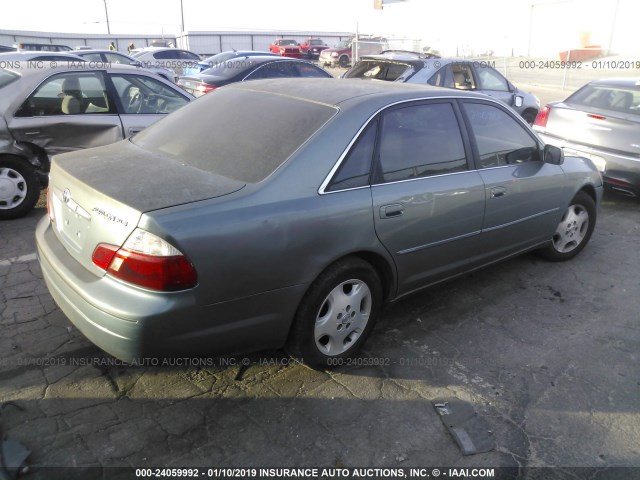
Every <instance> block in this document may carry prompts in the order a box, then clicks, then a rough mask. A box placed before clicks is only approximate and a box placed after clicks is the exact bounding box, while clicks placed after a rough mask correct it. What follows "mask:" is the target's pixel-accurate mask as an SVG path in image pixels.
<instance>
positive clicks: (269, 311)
mask: <svg viewBox="0 0 640 480" xmlns="http://www.w3.org/2000/svg"><path fill="white" fill-rule="evenodd" d="M36 245H37V255H38V260H39V262H40V267H41V270H42V276H43V278H44V281H45V283H46V285H47V288H48V289H49V292H50V293H51V296H52V297H53V299H54V300H55V302H56V304H57V305H58V306H59V307H60V309H61V310H62V311H63V312H64V314H65V315H66V316H67V317H68V318H69V320H70V321H71V322H72V323H73V324H74V325H75V326H76V327H77V328H78V330H80V332H82V334H83V335H84V336H85V337H87V338H88V339H89V340H90V341H91V342H93V343H94V344H95V345H97V346H98V347H100V348H101V349H103V350H104V351H106V352H108V353H110V354H111V355H113V356H114V357H116V358H118V359H121V360H123V361H125V362H128V363H133V364H139V363H148V361H149V360H150V359H157V358H158V357H165V356H176V355H180V356H183V357H189V356H196V355H206V356H211V355H220V354H237V353H243V352H251V351H258V350H263V349H266V348H279V347H281V346H282V345H284V343H285V341H286V338H287V335H288V332H289V327H290V324H291V320H292V319H293V316H294V315H295V310H296V307H297V304H298V300H299V299H300V298H301V297H302V295H303V294H304V291H305V290H306V285H298V286H295V287H289V288H285V289H280V290H275V291H271V292H266V293H264V294H260V295H255V296H253V297H250V298H242V299H236V300H232V301H228V302H221V303H217V304H214V305H204V306H199V305H197V304H196V297H195V294H194V291H193V290H188V291H183V292H173V293H161V292H153V291H147V290H142V289H139V288H136V287H132V286H130V285H126V284H124V283H122V282H119V281H118V280H115V279H113V278H111V277H109V276H104V277H97V276H96V275H94V274H93V273H91V272H89V271H88V270H87V269H85V268H84V267H83V266H82V265H80V264H79V263H78V262H77V261H76V260H75V259H74V258H73V257H71V255H69V254H68V253H67V251H66V250H65V248H64V246H63V245H62V244H61V243H60V241H59V240H58V239H57V237H56V236H55V234H54V232H53V229H52V228H51V227H50V222H49V218H48V216H45V217H44V218H43V219H42V220H41V221H40V222H39V223H38V225H37V228H36ZM196 288H197V287H196Z"/></svg>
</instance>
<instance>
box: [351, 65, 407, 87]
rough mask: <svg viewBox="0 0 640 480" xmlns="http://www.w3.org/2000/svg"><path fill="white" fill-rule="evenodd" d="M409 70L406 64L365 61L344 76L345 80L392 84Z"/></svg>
mask: <svg viewBox="0 0 640 480" xmlns="http://www.w3.org/2000/svg"><path fill="white" fill-rule="evenodd" d="M411 70H412V67H411V65H409V64H407V63H401V62H384V61H376V60H365V61H362V62H359V63H358V64H357V65H356V66H355V67H353V69H351V70H350V71H349V72H348V73H347V75H345V78H364V79H369V80H386V81H389V82H393V81H395V80H397V79H398V78H400V77H401V76H403V75H404V74H405V73H408V72H409V71H411Z"/></svg>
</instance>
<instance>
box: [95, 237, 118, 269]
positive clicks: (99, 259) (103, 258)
mask: <svg viewBox="0 0 640 480" xmlns="http://www.w3.org/2000/svg"><path fill="white" fill-rule="evenodd" d="M117 251H118V247H116V246H115V245H109V244H106V243H101V244H100V245H98V246H97V247H96V249H95V250H94V251H93V255H91V261H92V262H93V264H94V265H96V266H97V267H99V268H101V269H102V270H107V268H109V265H110V264H111V260H113V256H114V255H115V254H116V252H117Z"/></svg>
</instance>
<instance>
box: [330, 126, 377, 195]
mask: <svg viewBox="0 0 640 480" xmlns="http://www.w3.org/2000/svg"><path fill="white" fill-rule="evenodd" d="M377 131H378V122H372V123H371V124H370V125H369V126H368V127H367V129H366V130H365V131H364V133H363V134H362V135H361V136H360V138H358V140H357V141H356V143H355V144H354V146H353V148H352V149H351V151H350V152H349V153H348V155H347V156H346V158H345V159H344V161H343V162H342V164H341V165H340V167H339V168H338V171H337V172H336V174H335V175H334V177H333V179H332V180H331V183H330V184H329V186H328V187H327V191H328V192H334V191H336V190H346V189H348V188H358V187H364V186H365V185H368V184H369V174H370V173H371V161H372V159H373V150H374V148H375V146H376V133H377Z"/></svg>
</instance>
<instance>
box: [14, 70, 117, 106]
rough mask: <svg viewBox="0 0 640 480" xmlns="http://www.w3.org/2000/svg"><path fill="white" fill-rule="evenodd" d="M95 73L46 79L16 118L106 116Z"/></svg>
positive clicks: (100, 82) (99, 79)
mask: <svg viewBox="0 0 640 480" xmlns="http://www.w3.org/2000/svg"><path fill="white" fill-rule="evenodd" d="M110 111H111V106H110V104H109V99H108V96H107V92H106V89H105V86H104V82H103V79H102V75H100V74H99V73H93V72H87V73H84V72H83V73H62V74H58V75H54V76H53V77H49V78H48V79H46V80H45V81H44V82H43V83H42V84H41V85H40V86H39V87H38V88H37V89H36V90H35V92H33V94H31V95H30V96H29V97H28V98H27V99H26V100H25V101H24V103H23V104H22V105H21V106H20V108H19V109H18V111H17V112H16V116H18V117H31V116H44V115H77V114H100V113H110Z"/></svg>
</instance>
